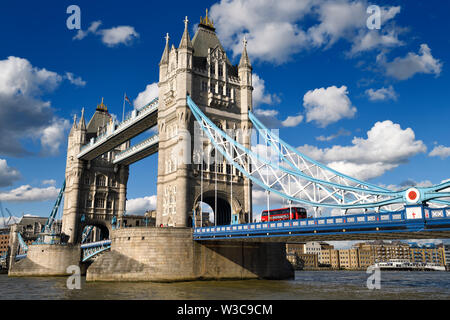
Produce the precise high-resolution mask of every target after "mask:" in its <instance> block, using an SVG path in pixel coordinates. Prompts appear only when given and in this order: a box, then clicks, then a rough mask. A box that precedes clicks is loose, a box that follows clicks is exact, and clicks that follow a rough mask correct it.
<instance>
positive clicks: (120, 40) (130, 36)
mask: <svg viewBox="0 0 450 320" xmlns="http://www.w3.org/2000/svg"><path fill="white" fill-rule="evenodd" d="M100 33H101V35H102V42H103V43H104V44H106V45H107V46H108V47H114V46H117V45H119V44H125V45H128V44H130V43H131V42H132V41H133V40H134V39H136V38H139V33H137V32H136V30H134V27H131V26H119V27H114V28H111V29H104V30H100Z"/></svg>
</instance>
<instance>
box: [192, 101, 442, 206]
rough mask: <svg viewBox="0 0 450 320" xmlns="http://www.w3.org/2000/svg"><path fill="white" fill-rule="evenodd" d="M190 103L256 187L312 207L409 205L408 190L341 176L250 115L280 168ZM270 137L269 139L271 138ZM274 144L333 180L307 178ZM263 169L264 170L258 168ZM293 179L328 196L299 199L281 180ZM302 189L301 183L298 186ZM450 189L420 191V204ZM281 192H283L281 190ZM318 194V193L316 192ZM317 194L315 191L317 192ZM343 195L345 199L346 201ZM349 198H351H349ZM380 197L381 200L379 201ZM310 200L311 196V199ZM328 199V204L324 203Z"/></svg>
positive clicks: (229, 158) (224, 152)
mask: <svg viewBox="0 0 450 320" xmlns="http://www.w3.org/2000/svg"><path fill="white" fill-rule="evenodd" d="M187 103H188V106H189V107H190V109H191V111H192V113H193V115H194V117H195V118H196V120H197V121H198V123H199V124H200V127H201V129H202V130H203V132H204V133H206V136H207V137H208V138H209V140H210V142H211V143H212V144H213V146H214V147H215V148H216V149H217V150H218V151H219V152H220V153H221V154H222V155H223V156H224V157H225V158H226V159H227V161H228V162H229V163H231V164H232V165H233V166H234V167H235V168H236V169H237V170H239V171H240V172H241V173H242V174H243V175H244V176H245V177H247V178H248V179H250V180H252V181H253V182H254V183H255V184H257V185H259V186H261V187H262V188H263V189H265V190H266V191H268V192H270V193H275V194H277V195H279V196H281V197H282V198H284V199H287V200H289V201H291V202H297V203H301V204H304V205H310V206H313V207H327V208H339V209H367V208H375V207H378V208H379V209H381V207H385V206H388V205H393V204H405V203H407V198H406V193H407V191H406V190H402V191H392V190H388V189H385V188H381V187H378V186H374V185H372V184H369V183H366V182H363V181H360V180H357V179H354V178H351V177H349V176H346V175H344V174H341V173H339V172H337V171H335V170H333V169H331V168H328V167H326V166H324V165H322V164H320V163H318V162H317V161H314V160H312V159H311V158H309V157H306V156H305V155H303V154H301V153H299V152H298V151H297V150H296V149H295V148H293V147H291V146H289V145H288V144H287V143H285V142H284V141H282V140H280V139H279V138H278V137H276V136H274V135H271V133H270V132H268V130H267V128H265V127H264V126H263V125H262V124H261V123H260V122H259V121H258V120H257V119H256V117H254V115H253V114H251V113H249V117H250V119H252V121H253V124H254V125H255V127H256V128H257V129H258V130H260V131H262V130H264V132H263V135H262V136H263V137H265V139H266V141H267V142H268V144H270V145H271V146H272V147H273V148H274V149H275V150H276V151H277V152H278V155H279V156H280V157H281V159H283V161H284V162H285V163H286V164H287V165H288V166H289V167H290V168H286V167H285V166H280V165H278V164H274V163H272V161H270V160H267V159H264V158H262V157H261V156H259V155H257V154H255V153H254V152H252V151H251V150H249V149H247V148H246V147H244V146H242V145H241V144H239V143H238V142H237V141H235V140H234V139H233V138H231V137H230V136H228V135H227V134H226V133H225V132H224V131H222V130H221V129H220V128H218V127H217V126H216V125H215V124H214V123H213V122H212V121H211V120H210V119H209V118H208V117H206V116H205V114H204V113H203V112H202V110H201V109H200V108H199V107H198V106H197V105H196V104H195V103H194V102H193V100H192V99H191V97H190V96H188V97H187ZM269 135H271V136H270V138H269ZM273 141H275V142H276V143H277V144H281V145H283V147H284V148H285V149H286V150H288V151H289V152H290V153H293V154H296V155H297V156H298V157H299V158H300V159H302V160H307V161H308V162H310V163H312V164H313V165H314V166H316V167H317V168H320V169H322V170H325V171H326V172H329V173H331V174H332V175H333V177H331V178H329V177H327V175H324V176H325V177H326V178H325V179H319V178H317V177H314V176H313V175H312V174H311V175H307V174H305V173H304V172H303V170H300V169H299V168H298V167H297V166H295V164H294V163H293V162H292V161H290V160H289V159H287V157H286V154H287V153H284V154H283V153H282V152H280V150H279V149H278V148H276V147H275V146H274V143H273ZM232 148H234V151H231V152H230V151H229V150H227V149H232ZM235 151H236V152H237V153H238V156H236V157H234V156H232V155H233V154H234V152H235ZM245 159H250V160H252V159H253V160H255V161H257V163H258V166H257V167H258V170H263V169H265V170H266V171H271V172H272V173H273V174H276V172H281V174H279V175H277V176H276V177H275V178H276V179H275V180H276V181H275V182H274V183H273V184H270V183H267V182H265V181H264V179H261V177H262V175H263V174H262V173H261V172H258V171H257V170H251V169H249V168H251V164H250V163H249V161H247V162H246V160H245ZM259 168H261V169H259ZM286 176H288V177H292V178H294V179H295V178H299V179H303V180H306V182H309V183H310V184H312V188H316V189H314V190H322V191H324V192H326V193H327V194H325V196H322V199H320V200H316V198H315V197H314V200H313V201H312V200H310V199H305V198H300V197H298V196H297V197H294V196H293V195H290V194H287V192H286V189H287V184H286V182H282V181H281V180H282V179H283V178H284V177H286ZM336 176H338V177H340V178H342V179H346V180H345V181H343V182H340V183H336V182H334V181H332V179H334V178H335V177H336ZM349 181H350V182H352V183H356V185H350V184H349V183H348V182H349ZM275 184H277V185H278V187H279V189H275V188H274V187H273V185H275ZM298 185H299V186H300V187H301V186H302V185H301V184H298ZM303 185H305V187H304V188H303V189H302V190H301V191H302V192H304V193H306V191H305V190H306V188H307V187H308V184H303ZM449 187H450V182H448V183H444V184H441V185H438V186H434V187H429V188H420V190H418V191H419V194H420V197H419V199H418V200H419V201H418V202H426V201H429V200H434V199H437V198H446V197H449V196H450V193H448V192H447V193H446V192H440V193H439V192H437V191H440V190H443V189H446V188H449ZM328 188H333V190H330V189H328ZM280 189H281V190H280ZM317 192H318V191H317ZM341 193H342V195H341ZM314 194H316V191H314ZM344 195H346V197H345V198H344ZM349 197H350V199H349ZM380 197H381V198H380ZM309 198H311V197H309ZM326 199H328V202H326V201H325V200H326ZM439 201H440V203H441V204H442V203H444V204H445V201H444V200H439ZM380 211H381V210H380Z"/></svg>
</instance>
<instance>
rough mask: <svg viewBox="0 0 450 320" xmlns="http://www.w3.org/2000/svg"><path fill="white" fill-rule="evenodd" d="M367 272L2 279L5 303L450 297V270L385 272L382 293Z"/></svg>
mask: <svg viewBox="0 0 450 320" xmlns="http://www.w3.org/2000/svg"><path fill="white" fill-rule="evenodd" d="M369 276H370V275H369V274H366V273H365V272H363V271H299V272H296V277H295V279H294V280H285V281H273V280H272V281H271V280H246V281H193V282H178V283H152V282H136V283H86V282H85V280H84V278H83V280H82V289H81V290H68V289H67V287H66V278H8V277H7V275H0V288H2V295H1V296H0V299H13V300H21V299H31V300H38V299H63V300H65V299H76V300H79V299H83V300H90V299H105V300H113V299H120V300H128V299H158V300H164V299H170V300H227V299H237V300H306V299H320V300H321V299H333V300H336V299H450V272H382V273H381V290H368V289H367V287H366V282H367V278H368V277H369Z"/></svg>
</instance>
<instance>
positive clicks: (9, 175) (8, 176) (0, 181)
mask: <svg viewBox="0 0 450 320" xmlns="http://www.w3.org/2000/svg"><path fill="white" fill-rule="evenodd" d="M20 177H21V175H20V172H19V171H18V170H16V169H14V168H11V167H9V166H8V163H7V162H6V160H4V159H0V187H9V186H11V185H12V184H13V183H14V182H15V181H17V180H19V179H20Z"/></svg>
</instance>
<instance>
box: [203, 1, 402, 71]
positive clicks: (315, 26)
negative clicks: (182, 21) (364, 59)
mask: <svg viewBox="0 0 450 320" xmlns="http://www.w3.org/2000/svg"><path fill="white" fill-rule="evenodd" d="M368 6H369V3H368V2H367V1H365V0H361V1H350V0H340V1H326V0H303V1H298V0H285V1H273V0H248V1H243V0H222V1H220V3H217V4H214V5H213V6H212V7H211V9H210V14H211V17H212V18H213V20H214V23H215V25H216V27H217V32H218V34H219V37H220V39H221V40H222V42H223V44H224V46H225V47H227V48H229V49H231V50H232V51H233V54H234V56H238V55H239V54H240V53H241V52H242V44H241V40H242V39H243V37H244V36H246V37H247V39H248V51H249V54H250V55H251V56H252V57H254V58H255V59H259V60H261V61H269V62H275V63H278V64H279V63H283V62H286V61H288V60H289V59H290V58H291V57H292V55H293V54H296V53H298V52H301V51H306V50H310V49H311V48H324V49H327V48H329V47H330V46H332V45H333V44H334V43H336V42H338V41H339V40H341V39H344V40H345V41H347V42H349V43H350V44H351V45H352V48H351V54H355V53H358V52H361V51H367V50H374V49H382V48H385V47H393V46H398V45H401V44H402V43H401V41H400V40H398V34H399V33H400V29H399V28H398V27H396V25H395V24H393V23H389V22H390V21H391V20H392V19H394V17H395V16H396V15H397V14H398V13H399V12H400V7H382V10H381V16H382V24H383V28H382V30H369V29H368V28H367V26H366V20H367V18H368V15H367V13H366V9H367V7H368ZM307 26H308V27H307Z"/></svg>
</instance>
